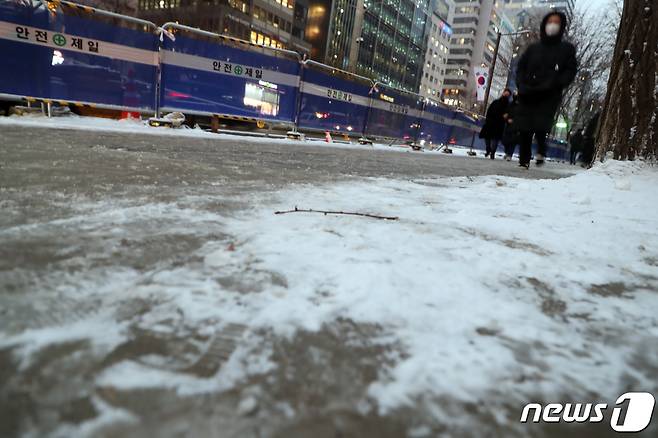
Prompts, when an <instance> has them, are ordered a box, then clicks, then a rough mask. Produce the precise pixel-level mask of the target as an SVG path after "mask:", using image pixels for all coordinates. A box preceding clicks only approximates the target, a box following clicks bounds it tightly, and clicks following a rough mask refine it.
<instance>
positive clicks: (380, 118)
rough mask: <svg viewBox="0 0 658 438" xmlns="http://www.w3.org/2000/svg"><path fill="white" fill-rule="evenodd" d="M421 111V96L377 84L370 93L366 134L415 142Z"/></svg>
mask: <svg viewBox="0 0 658 438" xmlns="http://www.w3.org/2000/svg"><path fill="white" fill-rule="evenodd" d="M422 110H423V98H422V97H421V96H419V95H417V94H413V93H408V92H405V91H402V90H397V89H395V88H391V87H387V86H384V85H381V84H377V86H376V88H375V89H374V90H373V93H372V104H371V107H370V113H369V116H368V123H367V128H366V134H367V135H369V136H373V137H388V138H399V139H403V140H407V141H408V140H415V139H416V137H417V136H418V133H419V129H418V128H419V124H420V118H421V114H422Z"/></svg>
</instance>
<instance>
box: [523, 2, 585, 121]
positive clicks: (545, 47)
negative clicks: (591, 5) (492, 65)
mask: <svg viewBox="0 0 658 438" xmlns="http://www.w3.org/2000/svg"><path fill="white" fill-rule="evenodd" d="M554 15H557V16H559V17H560V20H561V22H562V25H561V26H560V33H559V34H558V35H555V36H552V37H551V36H548V35H546V23H547V22H548V19H549V18H550V17H551V16H554ZM566 27H567V17H566V15H565V14H563V13H562V12H551V13H549V14H548V15H546V16H545V17H544V19H543V20H542V23H541V39H540V41H539V42H536V43H534V44H532V45H530V46H529V47H528V48H527V49H526V51H525V53H523V55H522V56H521V58H520V59H519V64H518V69H517V72H516V81H517V85H518V88H519V101H520V109H519V114H520V117H517V119H518V120H517V121H515V123H516V124H517V128H518V129H519V130H521V131H540V132H550V131H551V128H552V125H553V121H554V118H555V113H556V112H557V109H558V107H559V106H560V101H561V100H562V93H563V91H564V89H565V88H567V87H568V86H569V85H570V84H571V82H573V80H574V79H575V77H576V73H577V70H578V62H577V60H576V48H575V47H574V46H573V44H571V43H569V42H566V41H563V40H562V39H563V36H564V32H565V29H566Z"/></svg>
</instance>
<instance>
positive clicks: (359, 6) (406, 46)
mask: <svg viewBox="0 0 658 438" xmlns="http://www.w3.org/2000/svg"><path fill="white" fill-rule="evenodd" d="M430 15H431V12H430V0H309V21H308V23H309V24H308V26H307V33H308V35H309V41H311V42H312V43H313V49H312V53H313V57H314V59H316V60H318V61H321V62H324V63H326V64H329V65H332V66H334V67H337V68H341V69H343V70H347V71H351V72H354V73H357V74H360V75H362V76H366V77H369V78H372V79H376V80H379V81H381V82H382V83H385V84H388V85H391V86H394V87H398V88H402V89H405V90H409V91H414V92H416V91H418V86H419V85H420V78H421V75H422V68H423V60H424V56H425V52H426V50H427V34H428V31H429V28H430Z"/></svg>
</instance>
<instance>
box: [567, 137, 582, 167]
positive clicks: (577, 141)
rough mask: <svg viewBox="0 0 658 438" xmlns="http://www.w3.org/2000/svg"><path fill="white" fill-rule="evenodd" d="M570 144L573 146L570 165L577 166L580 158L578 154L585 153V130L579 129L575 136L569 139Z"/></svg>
mask: <svg viewBox="0 0 658 438" xmlns="http://www.w3.org/2000/svg"><path fill="white" fill-rule="evenodd" d="M569 143H570V144H571V150H570V152H571V154H570V155H571V157H570V158H571V160H570V163H571V164H572V165H575V164H576V159H577V158H578V154H579V153H581V152H582V151H583V130H582V129H579V130H577V131H575V132H574V133H573V134H571V138H570V139H569Z"/></svg>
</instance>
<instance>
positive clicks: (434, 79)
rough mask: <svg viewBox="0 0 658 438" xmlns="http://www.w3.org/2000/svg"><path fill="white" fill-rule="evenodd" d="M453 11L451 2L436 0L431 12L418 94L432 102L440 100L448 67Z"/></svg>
mask: <svg viewBox="0 0 658 438" xmlns="http://www.w3.org/2000/svg"><path fill="white" fill-rule="evenodd" d="M453 11H454V3H453V2H452V0H438V1H437V2H436V3H435V5H434V7H433V11H432V15H431V25H430V30H429V35H428V41H427V51H426V52H425V61H424V62H423V73H422V77H421V81H420V90H419V94H421V95H422V96H425V97H429V98H432V99H434V100H440V99H441V91H442V90H443V81H444V79H445V71H446V67H447V65H448V53H449V52H450V39H451V37H452V27H451V26H450V24H449V22H450V21H449V20H450V16H451V13H452V12H453Z"/></svg>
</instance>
